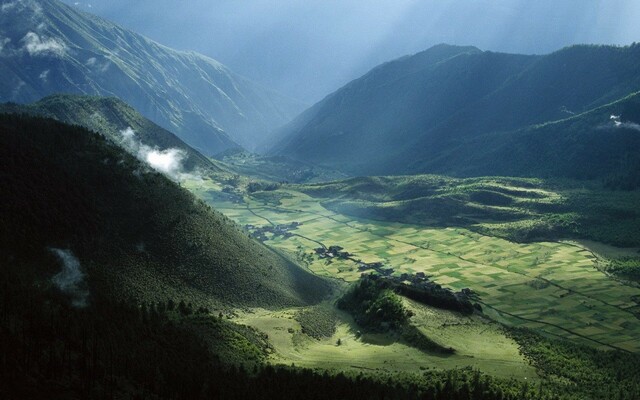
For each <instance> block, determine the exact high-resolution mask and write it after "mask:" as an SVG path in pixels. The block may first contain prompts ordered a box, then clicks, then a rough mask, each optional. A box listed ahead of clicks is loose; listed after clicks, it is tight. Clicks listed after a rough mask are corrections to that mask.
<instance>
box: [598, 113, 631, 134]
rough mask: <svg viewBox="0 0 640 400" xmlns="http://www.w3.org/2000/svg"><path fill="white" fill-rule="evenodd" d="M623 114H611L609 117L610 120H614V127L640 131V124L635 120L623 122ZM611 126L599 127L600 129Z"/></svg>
mask: <svg viewBox="0 0 640 400" xmlns="http://www.w3.org/2000/svg"><path fill="white" fill-rule="evenodd" d="M621 117H622V116H620V115H615V114H611V116H610V117H609V120H611V121H613V127H614V128H617V129H632V130H635V131H639V132H640V124H637V123H635V122H623V121H622V119H621ZM608 127H610V126H604V125H603V126H600V127H598V129H600V128H608Z"/></svg>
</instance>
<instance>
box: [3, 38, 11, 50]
mask: <svg viewBox="0 0 640 400" xmlns="http://www.w3.org/2000/svg"><path fill="white" fill-rule="evenodd" d="M10 42H11V39H9V38H4V39H0V54H1V53H2V50H4V46H6V45H8V44H9V43H10Z"/></svg>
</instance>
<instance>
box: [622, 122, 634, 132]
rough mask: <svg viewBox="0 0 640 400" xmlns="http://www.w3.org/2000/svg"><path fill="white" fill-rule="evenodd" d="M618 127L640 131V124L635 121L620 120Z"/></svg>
mask: <svg viewBox="0 0 640 400" xmlns="http://www.w3.org/2000/svg"><path fill="white" fill-rule="evenodd" d="M616 128H625V129H633V130H636V131H639V132H640V124H636V123H635V122H620V124H616Z"/></svg>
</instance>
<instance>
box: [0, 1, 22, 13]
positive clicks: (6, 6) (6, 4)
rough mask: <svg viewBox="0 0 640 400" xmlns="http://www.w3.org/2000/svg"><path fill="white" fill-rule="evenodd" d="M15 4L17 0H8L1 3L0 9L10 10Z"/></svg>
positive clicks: (3, 10) (2, 10)
mask: <svg viewBox="0 0 640 400" xmlns="http://www.w3.org/2000/svg"><path fill="white" fill-rule="evenodd" d="M17 5H18V2H17V1H10V2H8V3H3V4H2V6H0V11H1V12H3V13H4V12H8V11H11V10H12V9H14V8H16V6H17Z"/></svg>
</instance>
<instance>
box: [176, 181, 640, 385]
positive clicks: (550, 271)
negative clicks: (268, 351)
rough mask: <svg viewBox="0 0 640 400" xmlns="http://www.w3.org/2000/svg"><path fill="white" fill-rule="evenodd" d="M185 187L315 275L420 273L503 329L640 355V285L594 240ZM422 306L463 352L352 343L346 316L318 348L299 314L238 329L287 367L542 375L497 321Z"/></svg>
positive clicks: (426, 320) (287, 195)
mask: <svg viewBox="0 0 640 400" xmlns="http://www.w3.org/2000/svg"><path fill="white" fill-rule="evenodd" d="M183 185H184V186H186V187H187V188H189V189H190V190H191V191H193V192H194V193H196V194H197V195H198V196H200V197H201V198H202V199H204V200H205V201H207V202H208V203H210V204H211V205H212V206H214V207H215V208H216V209H218V210H220V211H221V212H223V213H224V214H226V215H227V216H228V217H230V218H232V219H233V220H235V221H236V222H237V223H239V224H241V225H243V226H246V227H247V229H248V231H249V232H251V233H252V234H254V236H259V237H261V240H263V241H265V243H266V244H267V245H269V246H271V247H272V248H274V249H276V250H278V251H280V252H282V253H284V254H287V255H289V256H290V257H292V258H296V259H297V261H298V262H299V263H301V264H302V265H306V266H307V267H308V268H309V269H310V270H311V271H313V272H314V273H316V274H317V275H321V276H328V277H332V278H337V279H341V280H343V281H345V282H353V281H355V280H357V279H358V278H359V277H360V275H361V273H362V271H363V269H364V270H367V268H368V267H367V266H365V265H364V264H365V263H376V262H380V263H382V265H383V267H384V268H391V269H392V270H393V272H392V273H393V275H395V276H399V275H401V274H409V275H413V274H418V273H420V272H422V273H424V274H426V275H427V276H429V277H430V278H431V279H432V280H433V281H434V282H436V283H438V284H441V285H442V286H444V287H448V288H450V289H452V290H454V291H458V290H461V289H463V288H470V289H471V290H473V292H475V293H476V294H477V296H478V299H479V300H478V302H479V303H480V304H481V305H482V307H483V312H484V314H485V315H486V316H487V317H489V318H491V319H493V320H495V321H496V322H498V323H502V324H505V325H507V326H510V327H527V328H531V329H534V330H535V331H538V332H540V333H543V334H545V335H547V336H549V337H562V338H567V339H571V340H573V341H578V342H582V343H585V344H589V345H592V346H594V347H597V348H603V349H620V350H623V351H628V352H639V351H640V341H638V340H637V338H638V337H640V320H639V319H638V318H637V315H638V313H640V305H639V304H638V301H639V300H638V299H640V288H637V287H633V286H628V285H625V284H623V283H620V282H618V281H616V280H614V279H612V278H610V277H609V276H607V275H606V274H604V273H602V272H601V271H600V270H598V269H597V268H596V261H597V256H596V255H595V254H594V252H592V251H591V250H590V248H591V247H593V248H594V250H596V251H601V250H600V249H599V248H597V246H596V245H595V244H594V243H582V244H580V243H573V242H571V243H569V242H561V243H557V242H537V243H528V244H519V243H514V242H510V241H507V240H504V239H500V238H495V237H490V236H483V235H480V234H478V233H474V232H471V231H469V230H466V229H463V228H426V227H422V226H418V225H410V224H401V223H388V222H379V221H372V220H364V219H357V218H354V217H349V216H345V215H342V214H338V213H335V212H332V211H330V210H327V209H325V208H324V207H322V206H321V205H320V203H319V201H318V199H315V198H312V197H309V196H307V195H305V194H303V193H300V192H297V191H295V190H283V189H280V190H276V191H270V192H257V193H252V194H246V193H244V194H238V193H233V192H229V191H225V192H223V184H221V183H219V182H216V181H214V180H209V179H205V180H199V181H187V182H184V183H183ZM265 193H266V195H265ZM330 246H340V247H342V248H343V250H342V251H344V252H348V253H349V256H348V257H338V256H337V255H336V254H332V255H331V256H328V255H327V254H326V253H327V252H326V251H323V252H320V253H318V252H316V251H315V249H316V248H320V247H322V248H329V247H330ZM416 310H417V312H416V316H415V317H414V318H413V320H414V322H415V323H416V324H417V325H418V326H419V327H420V329H422V330H425V331H426V332H427V333H428V336H429V337H431V338H432V339H434V340H436V341H439V342H441V344H444V345H447V346H452V347H454V348H455V349H456V350H457V353H456V355H454V356H449V357H441V356H432V355H426V354H424V353H420V352H417V351H415V350H413V349H410V348H408V347H406V346H404V345H402V344H400V343H391V344H388V343H386V342H385V343H384V345H378V344H376V340H375V338H372V340H371V341H369V342H367V341H366V340H364V339H363V338H360V339H358V340H355V337H354V336H353V335H354V329H356V328H355V327H354V325H353V322H351V321H350V320H349V318H348V317H346V316H344V315H342V316H340V318H339V323H338V327H337V331H336V333H335V334H334V335H333V336H332V337H329V338H326V339H322V340H319V341H317V340H312V339H304V338H298V339H296V333H295V332H298V331H299V326H297V325H296V321H295V319H293V317H291V313H293V312H294V311H292V310H288V311H282V312H276V313H273V312H267V311H264V310H253V311H252V312H250V313H245V314H243V315H242V316H241V317H240V318H239V322H242V323H246V324H248V325H251V326H254V327H256V328H258V329H260V330H262V331H264V332H266V333H268V335H269V338H270V340H271V341H272V342H273V345H274V347H275V349H276V352H277V355H276V356H274V357H276V358H275V360H278V361H279V362H283V363H295V364H296V365H304V366H309V367H313V366H323V367H326V366H333V367H337V368H345V367H349V368H374V369H383V370H384V369H399V370H403V369H414V370H415V369H420V368H429V367H437V368H452V367H456V366H458V367H461V366H473V367H477V368H480V369H484V370H487V368H488V369H492V370H491V371H489V370H487V371H486V372H491V373H492V374H497V375H500V376H514V377H519V378H524V377H527V378H529V379H532V378H535V374H534V371H533V370H532V367H529V366H528V365H527V363H526V362H524V360H523V359H522V357H521V356H520V355H519V354H518V351H517V345H516V344H515V343H514V342H512V341H511V340H510V339H507V337H506V336H505V335H504V334H503V333H501V331H500V329H499V328H498V325H494V324H493V323H489V322H488V321H486V320H484V319H477V318H475V317H474V318H472V319H469V320H468V321H457V322H456V323H454V324H453V325H450V324H449V323H448V322H443V321H445V320H447V319H449V318H453V319H455V317H454V316H453V315H454V314H453V313H449V312H442V311H438V310H435V309H432V308H428V307H424V306H420V307H417V308H416ZM445 314H446V315H445ZM434 324H435V325H434ZM435 328H438V329H435ZM290 330H292V331H293V332H294V333H291V332H290ZM338 338H340V339H341V341H342V344H341V345H340V346H337V345H336V341H337V339H338ZM385 340H386V339H385ZM383 342H384V340H383ZM410 350H411V351H410ZM362 360H366V362H364V361H362ZM487 360H491V362H490V363H487V362H486V361H487Z"/></svg>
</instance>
